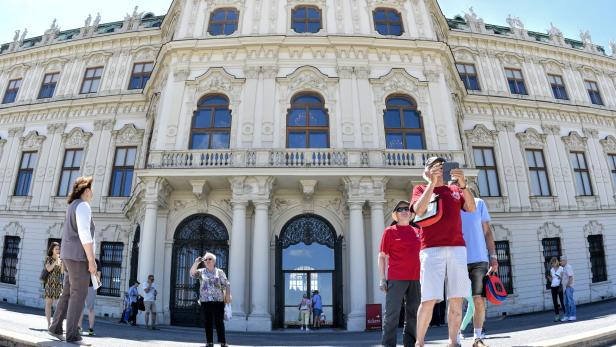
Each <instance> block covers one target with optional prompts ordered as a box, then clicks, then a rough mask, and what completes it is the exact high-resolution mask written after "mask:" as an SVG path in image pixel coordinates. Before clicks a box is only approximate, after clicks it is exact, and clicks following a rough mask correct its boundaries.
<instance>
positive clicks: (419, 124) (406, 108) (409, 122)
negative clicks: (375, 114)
mask: <svg viewBox="0 0 616 347" xmlns="http://www.w3.org/2000/svg"><path fill="white" fill-rule="evenodd" d="M385 105H386V109H385V112H384V113H383V124H384V126H385V142H386V147H387V148H388V149H425V148H426V147H425V139H424V130H423V121H422V119H421V114H420V112H419V111H418V110H417V103H415V100H413V99H412V98H411V97H409V96H406V95H391V96H389V97H388V98H387V100H386V102H385Z"/></svg>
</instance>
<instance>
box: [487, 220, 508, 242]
mask: <svg viewBox="0 0 616 347" xmlns="http://www.w3.org/2000/svg"><path fill="white" fill-rule="evenodd" d="M490 227H491V228H492V232H493V233H494V240H496V241H505V240H511V230H509V229H507V228H505V227H504V226H503V225H501V224H490Z"/></svg>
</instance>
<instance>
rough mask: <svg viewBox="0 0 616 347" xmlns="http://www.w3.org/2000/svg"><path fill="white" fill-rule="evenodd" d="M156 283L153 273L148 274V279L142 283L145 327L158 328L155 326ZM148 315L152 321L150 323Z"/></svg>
mask: <svg viewBox="0 0 616 347" xmlns="http://www.w3.org/2000/svg"><path fill="white" fill-rule="evenodd" d="M156 295H157V291H156V285H155V284H154V275H149V276H148V281H147V282H146V283H144V284H143V304H144V306H145V328H146V329H152V330H158V328H157V327H156ZM150 316H151V317H152V322H151V323H150V322H149V320H150Z"/></svg>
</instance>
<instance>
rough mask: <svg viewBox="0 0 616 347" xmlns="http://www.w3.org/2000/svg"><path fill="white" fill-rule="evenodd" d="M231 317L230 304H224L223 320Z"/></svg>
mask: <svg viewBox="0 0 616 347" xmlns="http://www.w3.org/2000/svg"><path fill="white" fill-rule="evenodd" d="M231 317H233V310H232V309H231V304H226V305H225V320H226V321H229V320H231Z"/></svg>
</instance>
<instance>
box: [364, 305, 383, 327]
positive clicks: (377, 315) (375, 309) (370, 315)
mask: <svg viewBox="0 0 616 347" xmlns="http://www.w3.org/2000/svg"><path fill="white" fill-rule="evenodd" d="M381 312H382V311H381V304H367V305H366V330H381V327H382V325H383V317H381Z"/></svg>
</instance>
